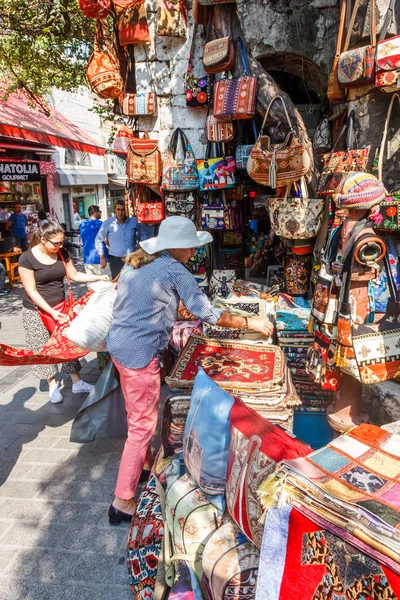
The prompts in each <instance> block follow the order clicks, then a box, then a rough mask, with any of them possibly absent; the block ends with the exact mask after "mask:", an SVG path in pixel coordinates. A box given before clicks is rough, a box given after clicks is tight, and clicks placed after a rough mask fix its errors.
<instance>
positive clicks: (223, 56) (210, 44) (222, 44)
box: [203, 13, 235, 74]
mask: <svg viewBox="0 0 400 600" xmlns="http://www.w3.org/2000/svg"><path fill="white" fill-rule="evenodd" d="M212 24H213V22H212V13H210V18H209V21H208V28H207V38H206V43H205V46H204V55H203V66H204V70H205V72H206V73H210V74H215V73H224V72H225V71H230V70H231V69H233V68H234V66H235V44H234V42H233V40H232V38H231V37H223V38H219V39H217V40H212V41H210V38H211V32H212Z"/></svg>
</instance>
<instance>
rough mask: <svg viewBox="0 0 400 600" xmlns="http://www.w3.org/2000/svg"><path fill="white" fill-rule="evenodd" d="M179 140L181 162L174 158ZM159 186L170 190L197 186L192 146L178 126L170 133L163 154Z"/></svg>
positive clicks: (197, 176)
mask: <svg viewBox="0 0 400 600" xmlns="http://www.w3.org/2000/svg"><path fill="white" fill-rule="evenodd" d="M179 141H180V142H181V145H182V148H183V160H182V162H178V161H177V160H176V158H175V157H176V154H177V149H178V143H179ZM161 187H162V188H163V189H164V190H171V191H186V190H197V188H198V187H199V173H198V171H197V166H196V159H195V157H194V154H193V150H192V146H191V145H190V142H189V140H188V138H187V137H186V135H185V134H184V133H183V131H182V129H181V128H180V127H178V128H177V129H175V131H174V133H173V134H172V136H171V140H170V143H169V146H168V149H167V151H166V153H165V156H164V168H163V176H162V182H161Z"/></svg>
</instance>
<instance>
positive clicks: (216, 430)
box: [183, 368, 234, 506]
mask: <svg viewBox="0 0 400 600" xmlns="http://www.w3.org/2000/svg"><path fill="white" fill-rule="evenodd" d="M233 403H234V400H233V398H232V396H230V395H229V394H227V392H225V391H224V390H222V389H221V388H220V387H219V386H218V385H217V384H216V383H214V382H213V381H212V379H210V378H209V377H208V376H207V375H206V374H205V372H204V371H203V369H202V368H199V371H198V374H197V376H196V379H195V382H194V387H193V392H192V396H191V400H190V408H189V414H188V418H187V421H186V427H185V437H184V442H183V453H184V457H185V464H186V467H187V469H188V471H189V473H191V475H192V477H193V478H194V479H195V481H196V482H197V483H198V485H199V486H200V487H201V489H202V490H203V491H204V492H205V493H206V494H210V496H214V495H218V494H223V493H224V492H225V485H226V473H227V468H228V459H229V441H230V434H229V416H230V412H231V408H232V406H233ZM210 502H213V503H214V502H216V504H215V505H216V506H219V505H220V500H216V501H215V500H213V499H212V497H210Z"/></svg>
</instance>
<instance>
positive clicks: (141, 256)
mask: <svg viewBox="0 0 400 600" xmlns="http://www.w3.org/2000/svg"><path fill="white" fill-rule="evenodd" d="M158 255H159V253H158V252H156V254H147V252H145V251H144V250H143V248H139V250H136V252H131V254H128V256H126V257H125V262H126V264H127V265H129V266H130V267H133V268H134V269H140V267H143V266H144V265H148V264H150V263H152V262H153V260H155V259H156V258H157V256H158Z"/></svg>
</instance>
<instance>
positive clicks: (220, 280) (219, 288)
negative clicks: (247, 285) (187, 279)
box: [210, 269, 236, 298]
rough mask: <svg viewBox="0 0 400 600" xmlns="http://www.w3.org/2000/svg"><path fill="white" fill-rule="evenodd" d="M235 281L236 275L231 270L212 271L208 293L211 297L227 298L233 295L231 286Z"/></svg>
mask: <svg viewBox="0 0 400 600" xmlns="http://www.w3.org/2000/svg"><path fill="white" fill-rule="evenodd" d="M235 281H236V273H235V271H234V270H232V269H225V270H218V269H214V271H213V272H212V277H211V280H210V292H211V294H212V295H213V296H219V297H220V298H228V296H231V294H233V286H234V285H235Z"/></svg>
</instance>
